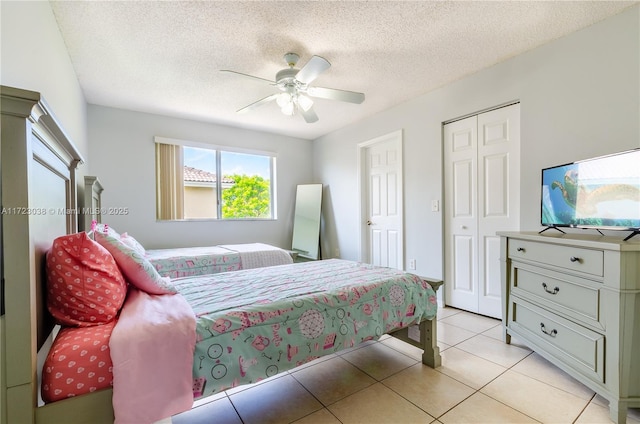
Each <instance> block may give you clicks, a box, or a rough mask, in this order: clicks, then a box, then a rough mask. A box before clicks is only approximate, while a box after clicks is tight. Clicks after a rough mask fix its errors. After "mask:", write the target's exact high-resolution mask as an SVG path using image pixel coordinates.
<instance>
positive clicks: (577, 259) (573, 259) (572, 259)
mask: <svg viewBox="0 0 640 424" xmlns="http://www.w3.org/2000/svg"><path fill="white" fill-rule="evenodd" d="M569 260H570V261H571V262H582V259H580V258H579V257H577V256H572V257H570V258H569Z"/></svg>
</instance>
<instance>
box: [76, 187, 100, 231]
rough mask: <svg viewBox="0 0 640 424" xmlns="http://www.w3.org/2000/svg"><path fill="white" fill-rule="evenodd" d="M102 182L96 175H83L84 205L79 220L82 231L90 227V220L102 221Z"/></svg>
mask: <svg viewBox="0 0 640 424" xmlns="http://www.w3.org/2000/svg"><path fill="white" fill-rule="evenodd" d="M102 190H103V188H102V184H100V180H98V177H94V176H85V177H84V206H83V208H82V210H81V211H80V212H81V219H80V222H81V223H82V224H83V226H82V227H81V228H80V229H81V230H84V231H89V230H90V229H91V221H93V220H95V221H96V222H102Z"/></svg>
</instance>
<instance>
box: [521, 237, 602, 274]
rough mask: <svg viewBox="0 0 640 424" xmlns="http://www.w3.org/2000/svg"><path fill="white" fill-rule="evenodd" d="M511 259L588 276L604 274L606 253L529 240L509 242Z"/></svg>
mask: <svg viewBox="0 0 640 424" xmlns="http://www.w3.org/2000/svg"><path fill="white" fill-rule="evenodd" d="M509 257H510V258H512V259H525V260H528V261H534V262H540V263H543V264H547V265H554V266H559V267H562V268H565V269H568V270H573V271H579V272H584V273H586V274H592V275H597V276H599V277H601V276H603V274H604V252H603V251H601V250H592V249H584V248H581V247H573V246H560V245H554V244H548V243H538V242H535V241H527V240H517V239H510V240H509Z"/></svg>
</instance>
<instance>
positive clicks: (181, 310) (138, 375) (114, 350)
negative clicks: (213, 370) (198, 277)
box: [109, 288, 196, 424]
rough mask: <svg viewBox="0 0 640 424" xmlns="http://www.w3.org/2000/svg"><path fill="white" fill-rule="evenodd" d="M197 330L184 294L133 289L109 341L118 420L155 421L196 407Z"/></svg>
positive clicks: (122, 421) (125, 421) (139, 422)
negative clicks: (194, 370)
mask: <svg viewBox="0 0 640 424" xmlns="http://www.w3.org/2000/svg"><path fill="white" fill-rule="evenodd" d="M195 328H196V320H195V315H194V313H193V310H192V309H191V307H190V306H189V304H188V303H187V301H186V300H185V299H184V298H183V297H182V296H181V295H179V294H176V295H150V294H147V293H145V292H142V291H139V290H137V289H134V288H132V289H130V292H129V295H128V297H127V300H126V301H125V304H124V306H123V308H122V311H121V312H120V319H119V321H118V324H117V325H116V326H115V328H114V330H113V333H112V334H111V340H110V342H109V348H110V349H111V359H112V362H113V410H114V414H115V423H116V424H125V423H126V424H129V423H131V424H133V423H135V424H144V423H153V422H155V421H158V420H160V419H163V418H166V417H169V416H171V415H174V414H176V413H178V412H182V411H186V410H188V409H190V408H191V406H192V405H193V390H192V386H193V376H192V366H193V351H194V347H195V343H196V329H195Z"/></svg>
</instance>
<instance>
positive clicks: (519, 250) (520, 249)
mask: <svg viewBox="0 0 640 424" xmlns="http://www.w3.org/2000/svg"><path fill="white" fill-rule="evenodd" d="M516 250H517V251H518V252H524V247H518V248H517V249H516Z"/></svg>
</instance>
